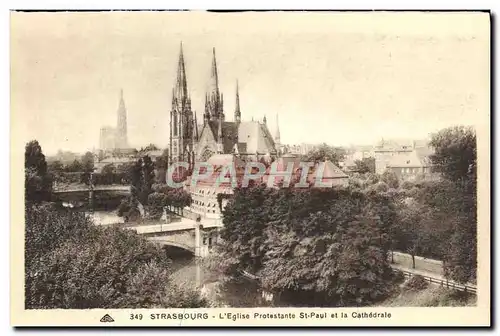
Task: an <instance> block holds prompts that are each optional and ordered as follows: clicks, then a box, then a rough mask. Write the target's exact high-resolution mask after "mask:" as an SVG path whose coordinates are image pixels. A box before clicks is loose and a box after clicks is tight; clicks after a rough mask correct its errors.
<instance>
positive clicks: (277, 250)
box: [218, 186, 393, 305]
mask: <svg viewBox="0 0 500 336" xmlns="http://www.w3.org/2000/svg"><path fill="white" fill-rule="evenodd" d="M390 212H392V209H391V205H390V200H389V198H388V197H386V196H381V195H376V194H373V193H370V192H368V193H362V192H359V191H356V190H351V189H327V190H322V189H314V188H313V189H302V190H299V189H296V190H291V189H288V188H285V189H269V188H265V187H264V186H257V187H253V188H239V189H236V190H235V194H234V197H233V198H232V199H231V200H230V201H229V203H228V205H227V206H226V208H225V210H224V228H223V229H222V231H221V238H222V240H223V242H222V243H221V246H219V247H218V251H219V253H220V254H221V255H222V257H221V260H222V262H221V263H220V264H219V265H218V266H219V268H220V269H221V270H222V271H224V272H225V273H226V274H237V273H238V272H239V271H242V270H244V271H248V272H250V273H253V274H257V275H259V276H260V277H261V279H262V284H263V286H264V287H265V288H267V289H269V290H272V291H275V292H277V293H280V294H281V295H285V296H288V297H289V298H290V299H291V300H292V301H293V300H296V301H297V302H296V303H298V302H301V303H305V302H307V304H310V305H332V304H339V305H363V304H368V303H370V302H374V301H376V300H378V299H380V298H383V297H385V296H386V295H387V294H388V293H389V291H390V290H391V277H392V272H391V269H390V265H389V262H388V259H387V252H388V250H389V247H390V240H389V232H390V227H389V226H390V225H391V223H392V216H393V215H392V214H391V213H390Z"/></svg>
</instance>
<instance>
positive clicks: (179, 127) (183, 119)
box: [169, 43, 195, 162]
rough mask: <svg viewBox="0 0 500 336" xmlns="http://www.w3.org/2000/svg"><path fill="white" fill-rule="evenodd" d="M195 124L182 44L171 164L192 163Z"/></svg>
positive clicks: (172, 121) (172, 114)
mask: <svg viewBox="0 0 500 336" xmlns="http://www.w3.org/2000/svg"><path fill="white" fill-rule="evenodd" d="M194 133H195V122H194V116H193V111H192V110H191V98H190V97H189V92H188V88H187V78H186V67H185V64H184V54H183V51H182V43H181V48H180V53H179V62H178V65H177V79H176V83H175V87H174V88H173V90H172V109H171V110H170V148H169V149H170V151H169V155H170V162H175V161H185V162H190V161H191V158H192V153H193V152H194Z"/></svg>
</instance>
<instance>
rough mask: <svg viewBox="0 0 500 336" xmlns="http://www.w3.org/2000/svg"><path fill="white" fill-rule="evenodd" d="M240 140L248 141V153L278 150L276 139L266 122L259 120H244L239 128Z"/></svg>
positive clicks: (242, 141)
mask: <svg viewBox="0 0 500 336" xmlns="http://www.w3.org/2000/svg"><path fill="white" fill-rule="evenodd" d="M238 142H240V143H246V146H247V150H246V152H247V153H268V152H273V151H276V149H275V147H274V140H273V137H272V136H271V133H270V132H269V129H268V128H267V125H266V124H262V123H260V122H258V121H243V122H241V123H240V125H239V128H238Z"/></svg>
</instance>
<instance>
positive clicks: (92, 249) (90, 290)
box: [25, 205, 205, 309]
mask: <svg viewBox="0 0 500 336" xmlns="http://www.w3.org/2000/svg"><path fill="white" fill-rule="evenodd" d="M25 251H26V255H25V277H26V286H25V298H26V302H25V305H26V308H27V309H40V308H65V309H88V308H168V307H184V308H188V307H200V306H204V305H205V302H204V301H203V300H202V299H200V297H199V295H198V293H196V292H193V291H190V290H186V289H183V288H179V287H177V286H176V285H174V284H173V283H171V281H170V279H169V274H170V270H169V261H168V259H167V258H166V255H165V253H164V252H163V251H162V249H161V248H160V247H158V246H157V245H154V244H152V243H150V242H148V241H147V240H146V239H145V238H143V237H141V236H139V235H137V234H136V233H135V232H133V231H128V230H123V229H119V228H116V227H115V228H109V227H108V228H102V227H96V226H94V225H93V224H92V223H91V222H90V221H89V219H88V218H87V217H85V215H84V214H83V213H75V212H71V211H63V212H61V211H60V210H59V211H58V210H56V209H54V208H52V207H51V206H50V205H45V206H34V207H28V208H27V209H26V238H25Z"/></svg>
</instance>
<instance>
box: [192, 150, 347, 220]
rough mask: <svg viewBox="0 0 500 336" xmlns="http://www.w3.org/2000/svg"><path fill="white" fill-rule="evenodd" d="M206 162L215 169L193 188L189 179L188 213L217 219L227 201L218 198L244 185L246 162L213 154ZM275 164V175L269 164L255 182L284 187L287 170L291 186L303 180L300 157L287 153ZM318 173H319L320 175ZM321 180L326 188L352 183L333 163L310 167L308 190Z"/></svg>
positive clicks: (235, 157)
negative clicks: (289, 172)
mask: <svg viewBox="0 0 500 336" xmlns="http://www.w3.org/2000/svg"><path fill="white" fill-rule="evenodd" d="M207 163H208V164H209V165H211V166H212V167H213V173H212V175H211V176H210V177H208V178H203V179H201V180H200V181H197V183H196V185H191V179H190V178H188V179H187V180H186V184H185V187H186V189H187V190H188V191H189V192H190V194H191V197H192V199H193V202H192V204H191V206H190V207H189V210H190V211H192V212H194V213H196V214H198V215H200V216H204V217H207V216H208V217H217V216H220V214H221V209H223V208H224V206H225V202H226V201H225V199H224V198H220V199H219V197H221V196H219V195H231V194H232V193H233V188H234V187H235V186H236V185H240V184H241V183H242V182H243V177H244V173H245V167H246V162H245V161H244V160H242V159H241V158H240V157H239V156H237V155H235V154H214V155H212V156H211V157H210V158H208V160H207ZM274 164H275V165H276V173H275V172H273V170H272V169H271V166H270V165H268V166H267V167H266V171H265V173H264V174H263V176H262V177H260V178H257V179H253V181H255V182H254V183H257V184H265V185H267V186H271V187H273V188H281V187H283V186H284V184H286V181H285V177H284V176H283V174H281V173H280V172H285V171H287V169H288V167H290V168H291V169H292V170H291V176H290V185H291V184H292V183H297V182H299V181H300V179H301V174H302V171H301V167H300V158H299V157H298V156H296V155H292V154H286V155H284V156H282V157H279V158H277V159H276V161H275V162H274ZM228 166H231V167H232V172H234V174H235V176H234V183H232V182H231V179H229V177H231V175H230V173H229V170H223V169H224V167H228ZM318 170H320V172H319V174H318ZM256 173H257V171H255V172H253V174H256ZM221 174H225V175H221ZM318 178H320V179H321V183H322V184H323V185H321V186H319V187H323V188H324V187H327V186H331V187H346V186H347V185H348V183H349V177H348V176H347V175H346V174H345V173H344V172H342V171H341V170H340V168H338V167H337V166H335V164H333V163H332V162H330V161H325V162H318V163H316V164H315V166H313V167H310V169H309V170H308V174H307V176H306V179H305V183H306V184H307V185H308V186H309V187H313V188H314V187H317V184H316V182H317V179H318ZM270 179H272V182H271V181H270ZM286 186H287V185H285V187H286ZM219 202H220V203H219Z"/></svg>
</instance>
